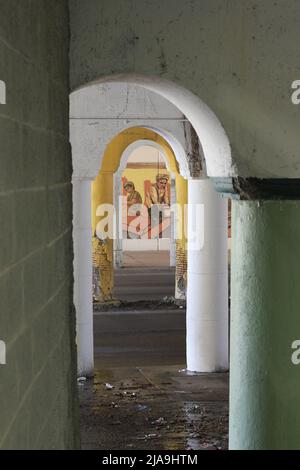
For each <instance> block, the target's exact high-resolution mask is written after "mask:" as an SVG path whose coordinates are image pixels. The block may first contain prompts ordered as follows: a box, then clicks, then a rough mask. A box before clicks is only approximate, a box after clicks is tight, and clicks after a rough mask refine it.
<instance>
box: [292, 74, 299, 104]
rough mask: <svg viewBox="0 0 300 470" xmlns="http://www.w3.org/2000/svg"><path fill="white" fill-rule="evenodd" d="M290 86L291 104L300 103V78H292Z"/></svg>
mask: <svg viewBox="0 0 300 470" xmlns="http://www.w3.org/2000/svg"><path fill="white" fill-rule="evenodd" d="M291 88H292V90H294V91H293V93H292V96H291V100H292V103H293V104H300V80H294V81H293V83H292V85H291Z"/></svg>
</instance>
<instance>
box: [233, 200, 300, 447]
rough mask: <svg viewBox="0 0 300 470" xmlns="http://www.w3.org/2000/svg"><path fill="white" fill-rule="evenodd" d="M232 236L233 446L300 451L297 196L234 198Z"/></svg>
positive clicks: (299, 229) (299, 215) (299, 205)
mask: <svg viewBox="0 0 300 470" xmlns="http://www.w3.org/2000/svg"><path fill="white" fill-rule="evenodd" d="M232 236H233V238H232V242H233V243H232V268H231V271H232V281H231V285H232V288H231V305H232V309H231V348H230V349H231V352H230V356H231V357H230V359H231V360H230V370H231V373H230V434H229V436H230V439H229V440H230V448H231V449H270V450H273V449H277V450H280V449H300V393H299V384H300V365H298V364H299V357H300V354H299V345H298V346H297V344H299V343H294V341H296V340H299V339H300V289H299V280H300V244H299V241H300V203H299V201H266V202H261V203H258V202H254V201H251V202H248V201H242V202H239V201H233V212H232ZM293 343H294V344H293ZM295 347H296V349H293V348H295ZM297 349H298V352H297Z"/></svg>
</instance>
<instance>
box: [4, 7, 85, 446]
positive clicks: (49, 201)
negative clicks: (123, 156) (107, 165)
mask: <svg viewBox="0 0 300 470" xmlns="http://www.w3.org/2000/svg"><path fill="white" fill-rule="evenodd" d="M0 12H1V14H0V78H1V80H3V81H5V83H6V87H7V96H6V102H7V104H1V105H0V157H1V171H0V220H1V232H0V312H1V314H0V338H1V340H3V341H5V343H6V349H7V350H6V353H7V356H6V362H7V364H6V365H0V403H1V407H0V448H2V449H12V448H13V449H17V448H23V449H24V448H31V449H33V448H37V449H43V448H73V447H76V446H77V444H78V442H77V437H76V435H77V434H76V432H75V431H76V427H77V419H76V414H77V411H76V410H77V403H76V393H74V392H75V391H76V390H75V388H74V387H75V386H76V382H75V370H76V367H75V366H76V359H75V340H74V338H75V334H74V332H75V329H74V323H75V316H74V311H73V307H72V288H73V286H72V284H73V278H72V233H71V225H72V220H71V213H72V207H71V184H70V181H71V155H70V148H69V143H68V140H69V136H68V134H69V130H68V67H69V65H68V39H69V31H68V5H67V2H66V1H64V0H53V1H51V2H49V1H48V0H47V1H46V0H30V1H29V0H22V1H20V0H0Z"/></svg>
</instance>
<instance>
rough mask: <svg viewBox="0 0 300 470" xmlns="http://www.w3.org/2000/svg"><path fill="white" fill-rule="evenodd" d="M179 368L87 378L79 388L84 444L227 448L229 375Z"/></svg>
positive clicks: (113, 371) (111, 372)
mask: <svg viewBox="0 0 300 470" xmlns="http://www.w3.org/2000/svg"><path fill="white" fill-rule="evenodd" d="M178 369H179V367H178V366H169V367H167V366H156V367H143V368H134V367H132V368H117V369H109V370H103V371H101V372H97V374H96V376H95V377H94V379H91V380H87V381H86V383H85V387H81V388H80V389H79V395H80V410H81V423H82V435H81V438H82V448H83V449H110V450H116V449H120V450H122V449H128V448H130V449H137V450H138V449H142V450H155V449H160V450H184V449H190V450H198V449H200V450H201V449H207V450H208V449H211V450H218V449H226V448H227V446H228V374H221V373H219V374H195V375H192V376H189V375H188V374H184V373H183V372H180V373H179V372H178ZM107 379H108V380H109V381H108V380H107ZM103 385H105V387H103ZM107 385H109V387H107ZM112 389H114V391H113V392H112ZM112 393H113V396H114V397H115V400H114V401H112V400H111V398H112Z"/></svg>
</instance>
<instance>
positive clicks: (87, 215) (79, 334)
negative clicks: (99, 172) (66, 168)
mask: <svg viewBox="0 0 300 470" xmlns="http://www.w3.org/2000/svg"><path fill="white" fill-rule="evenodd" d="M91 212H92V211H91V181H89V180H75V181H73V240H74V305H75V309H76V330H77V331H76V341H77V353H78V374H79V375H85V376H90V375H92V374H93V370H94V341H93V299H92V222H91Z"/></svg>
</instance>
